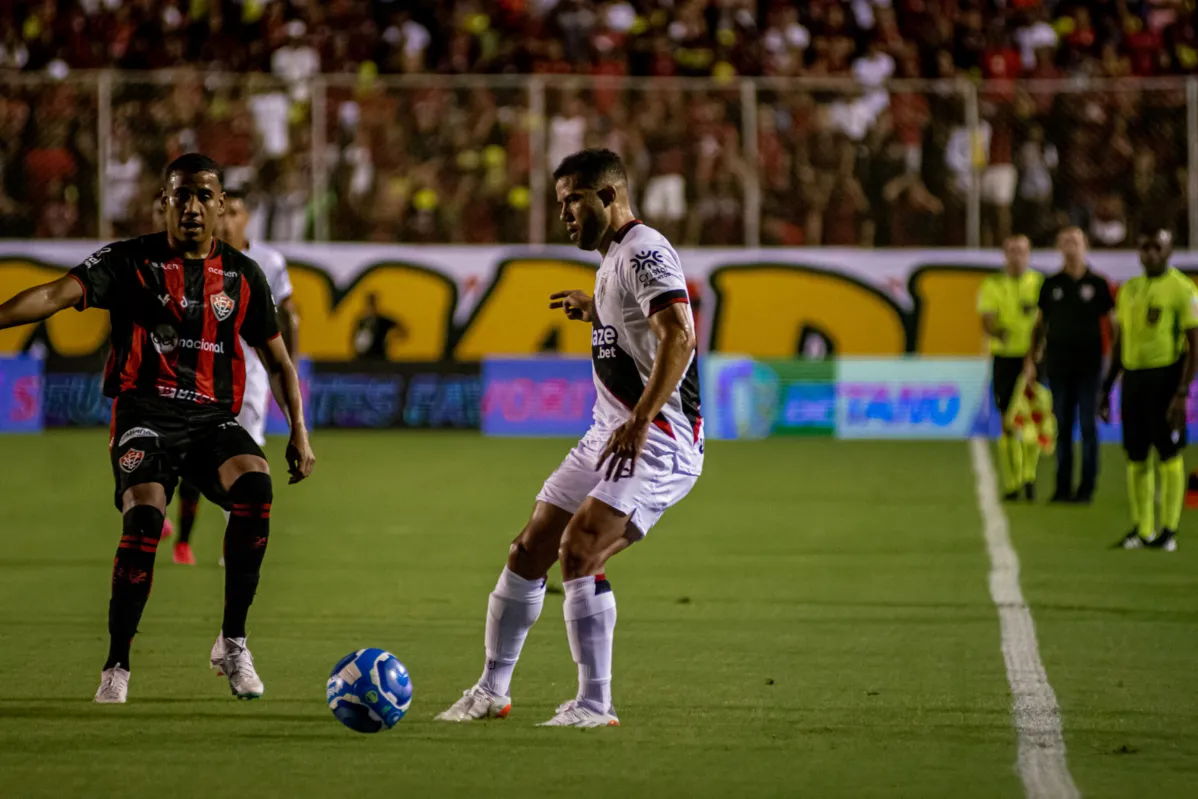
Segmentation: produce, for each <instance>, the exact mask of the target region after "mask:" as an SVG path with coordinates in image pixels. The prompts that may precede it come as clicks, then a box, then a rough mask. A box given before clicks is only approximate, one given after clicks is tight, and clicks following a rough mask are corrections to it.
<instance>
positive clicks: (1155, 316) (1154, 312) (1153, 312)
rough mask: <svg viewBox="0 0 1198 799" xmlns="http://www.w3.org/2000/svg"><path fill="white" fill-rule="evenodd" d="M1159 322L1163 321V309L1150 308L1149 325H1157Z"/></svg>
mask: <svg viewBox="0 0 1198 799" xmlns="http://www.w3.org/2000/svg"><path fill="white" fill-rule="evenodd" d="M1159 321H1161V309H1160V308H1149V309H1148V324H1150V325H1155V324H1156V323H1157V322H1159Z"/></svg>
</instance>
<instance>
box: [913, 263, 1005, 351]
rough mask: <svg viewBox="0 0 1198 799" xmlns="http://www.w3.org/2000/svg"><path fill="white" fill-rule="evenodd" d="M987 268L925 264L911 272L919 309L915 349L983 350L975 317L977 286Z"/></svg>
mask: <svg viewBox="0 0 1198 799" xmlns="http://www.w3.org/2000/svg"><path fill="white" fill-rule="evenodd" d="M988 274H990V272H989V271H988V270H983V269H969V268H963V267H955V266H949V267H928V268H926V269H921V270H919V271H917V272H916V273H915V274H913V275H912V276H911V285H910V290H911V297H912V298H913V299H915V301H916V303H917V307H918V309H919V312H918V318H917V319H916V331H917V332H916V337H915V351H916V352H918V353H919V354H920V355H977V354H978V353H981V352H984V344H985V342H984V341H983V339H982V325H981V322H980V320H979V319H978V311H977V307H978V290H979V289H980V288H981V285H982V281H983V280H984V279H985V278H986V275H988Z"/></svg>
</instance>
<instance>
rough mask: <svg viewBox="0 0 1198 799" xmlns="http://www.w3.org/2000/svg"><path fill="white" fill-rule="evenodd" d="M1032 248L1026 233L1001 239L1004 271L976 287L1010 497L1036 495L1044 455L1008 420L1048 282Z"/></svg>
mask: <svg viewBox="0 0 1198 799" xmlns="http://www.w3.org/2000/svg"><path fill="white" fill-rule="evenodd" d="M1031 252H1032V250H1031V243H1030V242H1029V241H1028V238H1027V236H1009V237H1008V238H1007V240H1006V241H1004V242H1003V257H1004V259H1005V263H1004V264H1003V269H1002V271H1001V272H998V273H996V274H993V275H990V276H988V277H987V278H986V279H985V280H983V281H982V286H981V289H980V290H979V292H978V313H980V314H981V315H982V329H983V330H984V331H985V333H986V335H987V336H988V337H989V338H990V354H991V355H992V356H993V357H994V362H993V369H992V371H991V381H990V385H991V388H992V389H993V391H994V402H995V404H996V405H997V406H998V410H999V413H1001V414H1002V416H1003V430H1002V434H1001V435H1000V436H999V439H998V466H999V473H1000V474H1001V476H1002V481H1003V492H1004V494H1005V498H1006V499H1007V500H1014V499H1018V498H1019V491H1020V489H1021V488H1022V489H1023V491H1024V492H1025V493H1026V495H1027V498H1028V499H1034V498H1035V483H1036V465H1037V464H1038V463H1039V459H1040V448H1039V445H1038V444H1036V442H1032V443H1031V444H1025V443H1024V440H1023V436H1022V435H1020V434H1019V432H1018V431H1016V430H1014V429H1012V428H1011V427H1010V424H1009V421H1008V419H1007V409H1008V408H1009V407H1010V405H1011V399H1012V397H1013V396H1014V395H1015V386H1016V384H1017V383H1018V382H1019V376H1020V374H1022V373H1023V368H1024V359H1025V358H1026V357H1027V354H1028V350H1029V349H1030V348H1031V344H1032V327H1033V325H1034V324H1035V321H1036V303H1037V302H1038V301H1039V299H1040V284H1041V283H1043V282H1044V276H1043V275H1041V274H1040V273H1039V272H1036V271H1034V270H1030V269H1028V261H1029V260H1030V258H1031Z"/></svg>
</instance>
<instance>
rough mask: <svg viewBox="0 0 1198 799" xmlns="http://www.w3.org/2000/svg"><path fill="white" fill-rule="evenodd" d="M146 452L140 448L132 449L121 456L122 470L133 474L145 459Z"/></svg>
mask: <svg viewBox="0 0 1198 799" xmlns="http://www.w3.org/2000/svg"><path fill="white" fill-rule="evenodd" d="M145 457H146V453H145V452H144V451H142V450H140V449H131V450H129V451H128V452H126V453H125V454H124V455H122V456H121V459H120V461H118V463H120V464H121V470H122V471H124V472H127V473H128V474H133V472H134V471H135V470H136V469H137V467H138V466H141V462H142V461H143V460H144V459H145Z"/></svg>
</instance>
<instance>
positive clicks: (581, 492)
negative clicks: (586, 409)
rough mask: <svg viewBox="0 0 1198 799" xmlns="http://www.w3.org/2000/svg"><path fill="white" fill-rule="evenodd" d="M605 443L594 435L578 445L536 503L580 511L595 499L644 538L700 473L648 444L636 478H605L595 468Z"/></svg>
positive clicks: (688, 490) (574, 511)
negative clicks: (624, 516) (625, 518)
mask: <svg viewBox="0 0 1198 799" xmlns="http://www.w3.org/2000/svg"><path fill="white" fill-rule="evenodd" d="M605 444H606V439H598V438H594V437H590V436H588V437H587V438H583V439H582V441H579V442H578V445H577V446H575V447H574V449H572V450H570V452H569V454H568V455H566V459H565V460H563V461H562V464H561V466H558V467H557V470H556V471H554V472H553V474H551V475H549V479H548V480H546V481H545V485H544V486H543V487H542V488H541V491H540V493H539V494H537V501H538V502H547V503H549V504H550V505H553V506H555V507H558V508H561V509H562V510H564V511H567V512H569V513H576V512H577V511H578V509H579V508H580V507H582V503H583V502H584V501H585V500H586V498H587V497H594V498H595V499H597V500H599V501H600V502H604V503H606V504H608V505H610V506H611V507H613V508H615V509H616V510H618V511H620V512H621V513H627V514H629V516H630V519H629V520H630V521H631V522H632V525H633V527H635V528H636V530H637V532H638V533H639V534H640V535H639V536H638V537H639V538H644V537H645V534H646V533H648V532H649V529H650V528H651V527H653V525H655V524H657V520H658V519H660V518H661V515H662V514H663V513H665V512H666V508H669V507H670V506H672V505H676V504H677V503H679V502H681V501H682V498H683V497H685V496H686V495H687V494H688V493H690V490H691V488H693V487H694V485H695V481H696V480H698V479H699V475H697V474H689V473H688V470H687V468H686V466H685V465H684V464H683V462H682V460H681V459H680V458H679V457H678V455H677V453H676V452H674V451H673V450H671V449H670V448H668V447H664V446H662V445H660V444H658V443H656V442H654V441H649V442H647V443H646V444H645V449H644V451H643V452H641V456H640V457H639V458H637V461H636V473H635V474H633V475H632V476H631V477H622V478H620V479H619V480H606V479H604V472H603V471H596V470H595V465H596V464H597V463H598V462H599V454H600V453H601V452H603V447H604V445H605Z"/></svg>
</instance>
